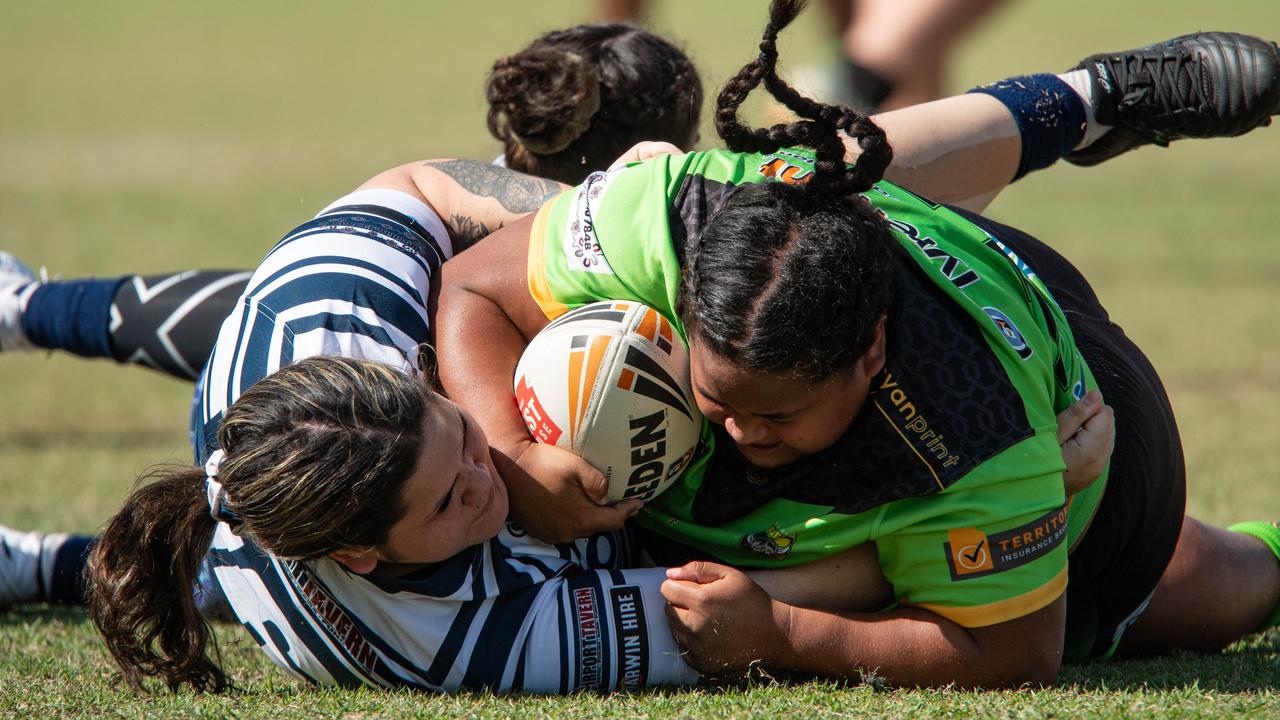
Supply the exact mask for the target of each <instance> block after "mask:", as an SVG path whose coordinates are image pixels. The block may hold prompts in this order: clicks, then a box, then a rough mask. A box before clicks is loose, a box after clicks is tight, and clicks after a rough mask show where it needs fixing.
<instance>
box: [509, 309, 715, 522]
mask: <svg viewBox="0 0 1280 720" xmlns="http://www.w3.org/2000/svg"><path fill="white" fill-rule="evenodd" d="M515 395H516V402H517V404H518V405H519V406H520V413H521V415H523V417H524V421H525V425H527V426H528V428H529V434H530V435H532V436H533V439H534V440H536V441H538V442H542V443H549V444H552V445H556V446H558V447H562V448H565V449H566V450H569V451H571V452H573V453H575V454H577V455H578V456H580V457H582V458H583V459H585V460H586V461H587V462H589V463H591V464H592V465H594V466H595V467H596V468H598V469H599V470H600V471H601V472H602V473H604V476H605V480H606V481H607V482H608V488H609V490H608V500H609V502H611V503H613V502H618V501H619V500H626V499H630V498H639V499H641V500H646V501H647V500H649V499H650V498H653V497H655V496H657V495H658V494H659V493H661V492H662V491H663V490H665V489H666V488H667V486H669V485H670V484H671V483H673V482H675V480H676V478H678V477H680V473H681V471H683V470H684V468H685V466H686V465H688V464H689V460H690V459H691V458H692V457H693V451H694V448H695V447H696V446H697V444H698V437H699V435H700V433H701V431H702V415H701V414H700V413H699V412H698V406H697V405H696V404H695V403H694V400H693V391H692V389H691V386H690V384H689V351H688V349H687V348H686V346H685V343H684V340H683V339H682V338H681V337H680V335H679V333H677V332H676V331H675V328H674V327H673V326H672V325H671V323H670V322H668V321H667V319H666V318H664V317H662V315H661V314H660V313H659V312H658V311H656V310H654V309H653V308H651V307H649V306H647V305H643V304H641V303H637V302H629V301H622V300H607V301H604V302H597V303H592V304H590V305H584V306H582V307H580V308H577V309H575V310H571V311H569V312H567V313H565V314H564V315H561V316H560V317H559V318H556V320H555V321H553V322H552V323H551V324H550V325H547V326H546V327H545V328H543V330H542V332H540V333H538V335H537V336H536V337H534V338H533V341H532V342H531V343H529V347H528V348H526V349H525V351H524V355H523V356H522V357H521V358H520V362H519V364H517V365H516V375H515Z"/></svg>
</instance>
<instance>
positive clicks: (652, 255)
mask: <svg viewBox="0 0 1280 720" xmlns="http://www.w3.org/2000/svg"><path fill="white" fill-rule="evenodd" d="M675 157H676V158H683V157H685V156H675ZM681 175H682V165H681V164H680V163H678V162H673V161H672V160H669V159H668V158H665V157H664V158H658V159H657V160H654V161H649V162H644V163H639V164H634V165H631V166H627V167H623V168H618V169H614V170H610V171H609V172H607V173H606V172H597V173H593V174H592V175H591V176H589V177H588V178H587V179H586V181H585V182H583V184H582V185H580V186H578V187H576V188H574V189H572V190H569V191H566V192H564V193H562V194H560V195H559V196H557V197H556V198H554V199H552V200H551V201H550V202H549V203H547V204H546V205H545V206H543V208H542V209H541V210H540V211H539V212H538V214H537V216H536V218H535V220H534V225H533V228H532V233H531V236H530V242H529V262H528V281H529V292H530V294H531V295H532V296H533V298H534V300H535V301H536V302H537V303H538V305H539V307H541V308H542V311H543V313H544V314H545V315H546V316H547V318H548V319H555V318H556V317H559V316H560V315H561V314H563V313H564V312H566V311H568V310H570V309H572V308H575V307H578V306H581V305H585V304H588V303H591V302H595V301H598V300H634V301H637V302H642V303H644V304H646V305H649V306H650V307H653V308H655V309H657V310H658V311H659V312H661V313H662V314H663V315H665V316H666V317H667V318H668V319H673V320H674V318H675V312H674V308H675V295H676V290H677V288H678V286H679V281H680V263H679V261H678V259H677V256H676V253H675V250H674V247H673V244H672V237H671V232H670V226H669V221H668V215H669V213H668V210H667V207H668V203H667V198H668V196H669V189H670V187H671V186H672V185H673V184H678V182H679V179H678V178H679V177H680V176H681Z"/></svg>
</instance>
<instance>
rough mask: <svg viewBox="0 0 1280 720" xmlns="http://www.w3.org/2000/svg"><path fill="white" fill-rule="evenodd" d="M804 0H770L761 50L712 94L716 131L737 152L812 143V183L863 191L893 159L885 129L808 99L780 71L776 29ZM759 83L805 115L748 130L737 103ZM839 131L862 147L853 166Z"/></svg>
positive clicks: (835, 189) (784, 24)
mask: <svg viewBox="0 0 1280 720" xmlns="http://www.w3.org/2000/svg"><path fill="white" fill-rule="evenodd" d="M805 4H806V1H805V0H773V2H772V3H771V4H770V5H769V22H768V24H767V25H765V29H764V37H763V39H761V41H760V56H759V57H758V58H756V59H755V60H753V61H752V62H750V63H747V64H746V65H745V66H743V68H742V69H741V70H739V71H738V73H737V74H736V75H734V76H733V77H732V78H730V79H729V81H728V82H726V83H725V85H724V88H723V89H722V90H721V91H720V96H719V97H718V98H717V99H716V114H715V123H716V132H717V133H719V135H720V137H721V138H722V139H723V140H724V142H725V146H726V147H728V148H729V149H730V150H733V151H735V152H758V153H771V152H774V151H776V150H778V149H780V148H784V147H789V146H797V145H803V146H805V147H810V148H813V150H814V151H815V153H816V155H817V162H815V164H814V170H815V172H814V178H813V181H812V182H813V183H815V184H817V185H824V186H826V187H825V188H823V189H825V190H828V191H831V192H840V193H857V192H864V191H866V190H869V189H870V188H871V186H872V185H873V184H875V183H876V182H877V181H879V180H880V179H881V178H882V177H884V171H885V168H887V167H889V163H890V162H891V161H892V160H893V149H892V148H891V147H890V146H889V141H888V140H887V139H886V138H885V134H884V130H883V129H881V128H880V126H879V125H876V124H875V123H874V122H872V120H871V118H870V117H868V116H867V115H865V114H863V113H860V112H857V111H856V110H854V109H853V108H849V107H846V106H843V105H826V104H823V103H820V102H816V101H814V100H810V99H809V98H806V97H804V96H802V95H801V94H800V93H798V92H796V90H795V89H794V88H792V87H791V86H790V85H788V84H787V83H786V82H785V81H784V80H783V79H782V78H780V77H778V33H780V32H782V30H783V29H784V28H786V27H787V26H788V25H790V24H791V21H792V20H795V19H796V16H797V15H799V14H800V11H801V10H803V9H804V7H805ZM761 83H763V84H764V86H765V89H766V90H768V91H769V94H771V95H772V96H773V97H774V98H775V99H777V100H778V102H780V103H782V104H783V105H785V106H786V107H787V109H789V110H791V111H792V112H793V113H795V114H796V115H798V116H800V117H801V118H803V119H802V120H800V121H799V122H794V123H782V124H778V125H774V126H772V127H770V128H767V129H756V130H751V129H749V128H747V127H746V126H745V125H743V124H742V121H741V120H740V119H739V117H738V108H739V107H740V106H741V105H742V103H743V101H745V100H746V99H747V96H748V95H750V94H751V91H752V90H754V89H755V88H756V87H758V86H759V85H760V84H761ZM840 132H844V133H847V134H848V135H850V136H852V137H854V138H856V139H857V140H858V146H859V147H861V148H862V154H861V155H859V156H858V159H857V161H855V162H854V164H853V167H852V168H849V167H846V165H845V162H844V155H845V149H844V143H843V142H842V141H841V139H840V134H839V133H840Z"/></svg>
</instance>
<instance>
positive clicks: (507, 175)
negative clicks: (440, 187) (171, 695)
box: [424, 160, 564, 230]
mask: <svg viewBox="0 0 1280 720" xmlns="http://www.w3.org/2000/svg"><path fill="white" fill-rule="evenodd" d="M424 165H426V166H427V167H430V168H435V169H436V170H439V171H440V172H442V173H444V174H445V175H448V176H449V177H451V178H453V181H454V182H456V183H458V185H460V186H461V187H462V188H463V189H465V190H466V191H467V192H469V193H471V194H472V195H476V196H479V197H491V198H493V199H494V200H497V201H498V203H499V204H500V205H502V207H503V208H505V209H507V210H508V211H510V212H513V213H527V212H533V211H534V210H537V209H538V208H539V207H542V203H544V202H546V201H547V199H548V198H550V197H551V196H552V195H555V194H556V193H558V192H560V190H562V189H563V188H564V186H563V185H561V184H560V183H558V182H556V181H554V180H543V179H541V178H535V177H530V176H528V175H524V174H522V173H518V172H516V171H514V170H508V169H507V168H503V167H498V166H496V165H490V164H489V163H483V162H477V161H475V160H438V161H432V162H428V163H424ZM494 229H495V230H496V229H497V228H494Z"/></svg>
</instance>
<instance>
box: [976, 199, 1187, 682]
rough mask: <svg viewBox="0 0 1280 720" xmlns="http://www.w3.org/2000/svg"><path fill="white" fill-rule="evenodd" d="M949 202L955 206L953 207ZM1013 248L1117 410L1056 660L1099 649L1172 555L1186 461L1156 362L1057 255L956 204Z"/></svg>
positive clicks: (1107, 647) (1076, 551) (1108, 644)
mask: <svg viewBox="0 0 1280 720" xmlns="http://www.w3.org/2000/svg"><path fill="white" fill-rule="evenodd" d="M953 209H955V208H953ZM955 210H956V212H958V213H960V214H961V215H963V216H965V217H966V218H968V219H969V220H970V221H971V222H973V223H975V224H976V225H978V226H979V227H981V228H983V229H984V230H986V231H987V232H988V233H990V234H991V235H993V236H994V237H996V238H998V239H999V240H1000V241H1001V242H1003V243H1005V244H1006V245H1008V246H1009V247H1010V248H1012V249H1013V251H1014V252H1016V253H1017V254H1018V255H1019V256H1020V257H1021V258H1022V259H1023V260H1024V261H1025V262H1026V263H1027V264H1028V265H1030V266H1031V267H1032V268H1033V269H1034V270H1035V272H1036V274H1037V275H1039V277H1040V279H1041V280H1042V281H1043V282H1044V284H1045V286H1046V287H1048V288H1049V291H1050V292H1051V293H1053V296H1054V298H1055V299H1056V300H1057V301H1058V304H1059V305H1060V306H1061V307H1062V310H1063V312H1064V313H1065V314H1066V317H1067V322H1068V323H1069V324H1070V326H1071V331H1072V333H1073V334H1074V335H1075V339H1076V345H1077V346H1078V347H1079V348H1080V352H1081V354H1082V355H1083V356H1084V359H1085V362H1087V363H1088V364H1089V369H1090V370H1092V371H1093V375H1094V377H1095V378H1096V379H1097V381H1098V388H1099V389H1100V390H1101V391H1102V397H1103V399H1104V400H1105V401H1106V403H1107V404H1108V405H1110V406H1111V407H1112V408H1113V409H1114V410H1115V414H1116V447H1115V451H1114V452H1113V453H1112V455H1111V474H1110V479H1109V480H1108V482H1107V489H1106V492H1105V493H1104V494H1103V496H1102V501H1101V503H1100V504H1099V506H1098V510H1097V513H1096V514H1095V515H1094V518H1093V522H1092V523H1091V524H1090V526H1089V529H1088V531H1087V532H1086V533H1085V535H1084V538H1083V539H1081V540H1080V541H1079V542H1078V543H1077V544H1076V546H1075V548H1073V550H1072V553H1071V559H1070V561H1069V562H1070V565H1069V568H1068V586H1067V634H1066V646H1065V660H1066V661H1067V662H1082V661H1085V660H1088V659H1090V658H1095V657H1100V656H1106V655H1108V654H1109V653H1110V652H1111V651H1112V650H1113V649H1114V647H1115V645H1116V643H1117V642H1118V641H1119V638H1120V635H1121V634H1122V633H1123V632H1124V630H1125V629H1126V628H1127V627H1128V624H1129V623H1130V622H1132V621H1133V619H1135V618H1136V617H1137V616H1138V614H1139V613H1140V611H1141V610H1142V609H1143V608H1145V605H1146V601H1147V599H1148V598H1149V597H1150V596H1151V593H1152V591H1153V590H1154V589H1155V587H1156V583H1157V582H1158V581H1159V580H1160V576H1161V575H1162V574H1164V569H1165V567H1166V566H1167V565H1168V564H1169V559H1170V558H1172V557H1173V550H1174V547H1175V546H1176V545H1177V542H1178V535H1179V534H1180V533H1181V531H1182V518H1183V515H1184V514H1185V511H1186V465H1185V464H1184V462H1183V456H1182V442H1181V440H1180V439H1179V437H1178V426H1177V423H1176V422H1175V421H1174V418H1173V409H1172V407H1170V405H1169V397H1168V395H1167V394H1166V393H1165V390H1164V386H1163V385H1162V384H1161V382H1160V377H1159V375H1157V374H1156V371H1155V368H1153V367H1152V366H1151V362H1150V361H1149V360H1147V358H1146V356H1145V355H1143V354H1142V351H1141V350H1139V349H1138V346H1137V345H1134V344H1133V341H1131V340H1130V339H1129V338H1128V337H1127V336H1126V335H1125V334H1124V331H1123V330H1121V329H1120V326H1119V325H1116V324H1115V323H1113V322H1111V320H1110V318H1109V317H1108V316H1107V311H1106V309H1104V308H1103V307H1102V303H1100V302H1099V301H1098V296H1097V295H1096V294H1095V293H1094V292H1093V288H1091V287H1089V283H1088V282H1087V281H1086V280H1085V279H1084V276H1083V275H1081V274H1080V271H1079V270H1077V269H1076V268H1075V267H1074V266H1072V265H1071V263H1070V262H1068V261H1067V259H1066V258H1064V257H1062V255H1060V254H1058V253H1057V252H1056V251H1054V250H1053V249H1052V248H1050V247H1049V246H1048V245H1045V244H1044V243H1042V242H1040V241H1039V240H1037V239H1035V238H1033V237H1031V236H1030V235H1027V234H1026V233H1024V232H1022V231H1020V230H1016V229H1014V228H1011V227H1008V226H1005V225H1001V224H1000V223H997V222H995V221H992V220H989V219H987V218H984V217H981V216H978V215H974V214H972V213H968V212H965V211H964V210H959V209H955Z"/></svg>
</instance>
